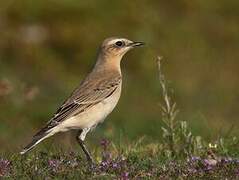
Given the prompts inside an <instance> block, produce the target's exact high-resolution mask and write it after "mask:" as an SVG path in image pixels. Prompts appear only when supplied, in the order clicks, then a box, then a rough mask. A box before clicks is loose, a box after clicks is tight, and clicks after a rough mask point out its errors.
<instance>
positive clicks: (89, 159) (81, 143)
mask: <svg viewBox="0 0 239 180" xmlns="http://www.w3.org/2000/svg"><path fill="white" fill-rule="evenodd" d="M81 133H82V130H80V131H79V133H78V134H77V136H76V140H77V142H78V143H79V145H80V146H81V148H82V150H83V151H84V153H85V155H86V158H87V160H88V161H89V162H90V163H91V164H93V158H92V157H91V155H90V152H89V151H88V150H87V148H86V146H85V143H84V141H82V139H81V138H80V135H81Z"/></svg>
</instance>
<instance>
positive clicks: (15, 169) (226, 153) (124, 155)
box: [0, 58, 239, 179]
mask: <svg viewBox="0 0 239 180" xmlns="http://www.w3.org/2000/svg"><path fill="white" fill-rule="evenodd" d="M157 64H158V71H159V83H160V85H161V88H162V101H161V103H160V109H161V113H162V114H161V115H162V118H161V119H162V121H163V122H164V126H163V127H162V130H163V134H162V139H163V141H162V142H154V141H150V140H149V139H148V138H147V137H142V138H140V139H139V140H138V141H136V142H131V143H123V142H122V141H119V143H118V144H114V143H113V142H110V141H108V140H106V139H103V140H101V142H100V146H99V147H98V148H97V146H95V149H94V153H93V154H94V157H95V159H96V162H95V164H93V165H91V164H88V162H87V161H86V160H85V158H84V156H83V155H82V154H81V155H80V154H79V153H78V152H63V151H61V150H51V151H47V152H46V151H38V152H37V151H35V152H32V153H30V154H28V155H26V156H20V155H13V154H2V155H1V156H0V177H2V178H10V179H71V178H72V179H137V178H141V179H225V178H227V179H237V178H239V158H238V157H239V152H238V147H239V139H238V138H237V137H233V136H230V135H228V136H227V137H226V138H223V137H219V138H218V139H217V140H215V141H214V142H208V141H206V140H205V139H203V138H202V137H201V136H194V135H193V133H192V132H191V130H190V128H189V126H188V123H187V122H186V121H180V120H179V119H177V114H178V112H179V110H178V109H177V106H176V103H175V102H174V100H173V97H172V94H171V93H170V91H169V87H168V83H167V81H166V79H165V76H164V74H163V73H162V69H161V58H158V61H157Z"/></svg>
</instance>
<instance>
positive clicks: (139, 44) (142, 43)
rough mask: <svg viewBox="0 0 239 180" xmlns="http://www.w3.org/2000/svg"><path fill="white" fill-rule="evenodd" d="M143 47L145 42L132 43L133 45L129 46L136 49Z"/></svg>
mask: <svg viewBox="0 0 239 180" xmlns="http://www.w3.org/2000/svg"><path fill="white" fill-rule="evenodd" d="M143 45H145V43H144V42H132V43H130V44H129V45H128V46H130V47H136V46H143Z"/></svg>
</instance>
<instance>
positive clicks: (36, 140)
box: [20, 131, 53, 154]
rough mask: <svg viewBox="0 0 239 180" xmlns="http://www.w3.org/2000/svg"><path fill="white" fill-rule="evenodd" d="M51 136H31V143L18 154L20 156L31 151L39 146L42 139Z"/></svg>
mask: <svg viewBox="0 0 239 180" xmlns="http://www.w3.org/2000/svg"><path fill="white" fill-rule="evenodd" d="M52 135H53V134H52V133H51V132H48V131H47V132H44V133H43V132H39V133H37V134H36V135H35V136H33V139H32V141H31V142H30V143H29V144H28V145H27V146H26V147H25V148H24V149H23V150H22V151H21V152H20V154H25V153H27V152H28V151H30V150H31V149H33V148H34V147H35V146H36V145H37V144H39V143H40V142H41V141H43V140H44V139H46V138H48V137H50V136H52Z"/></svg>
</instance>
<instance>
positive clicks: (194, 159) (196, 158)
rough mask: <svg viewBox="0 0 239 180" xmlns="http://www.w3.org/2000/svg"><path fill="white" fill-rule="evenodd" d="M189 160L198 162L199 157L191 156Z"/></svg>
mask: <svg viewBox="0 0 239 180" xmlns="http://www.w3.org/2000/svg"><path fill="white" fill-rule="evenodd" d="M191 160H192V161H198V160H200V157H198V156H192V158H191Z"/></svg>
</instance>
